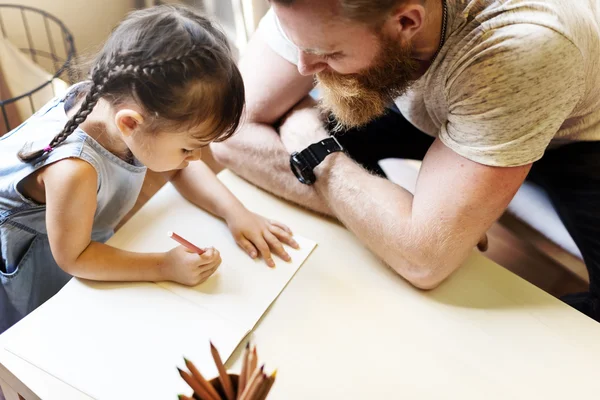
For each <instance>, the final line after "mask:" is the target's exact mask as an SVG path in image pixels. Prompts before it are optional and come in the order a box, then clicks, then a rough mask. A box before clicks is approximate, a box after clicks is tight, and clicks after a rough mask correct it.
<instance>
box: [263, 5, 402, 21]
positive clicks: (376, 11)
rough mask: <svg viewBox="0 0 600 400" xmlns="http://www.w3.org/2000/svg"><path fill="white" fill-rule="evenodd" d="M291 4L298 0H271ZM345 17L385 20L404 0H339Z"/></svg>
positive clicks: (354, 19) (357, 19)
mask: <svg viewBox="0 0 600 400" xmlns="http://www.w3.org/2000/svg"><path fill="white" fill-rule="evenodd" d="M269 1H271V2H273V3H279V4H283V5H286V6H290V5H292V4H294V3H297V2H298V1H297V0H269ZM337 2H338V6H339V7H340V9H341V14H342V16H343V17H345V18H348V19H350V20H353V21H359V22H364V23H367V24H372V23H378V22H380V21H381V20H383V19H384V18H385V17H386V16H387V15H388V14H389V13H390V12H391V11H392V10H393V8H394V7H396V6H397V5H398V4H401V3H402V0H337Z"/></svg>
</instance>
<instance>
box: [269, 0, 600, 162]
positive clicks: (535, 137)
mask: <svg viewBox="0 0 600 400" xmlns="http://www.w3.org/2000/svg"><path fill="white" fill-rule="evenodd" d="M446 1H447V4H448V26H447V32H446V42H445V43H444V46H443V47H442V49H441V51H440V53H439V54H438V56H437V58H436V59H435V61H434V62H433V64H432V65H431V66H430V67H429V69H428V70H427V72H426V73H425V75H423V76H422V77H421V78H419V80H417V81H416V82H415V83H414V84H413V85H412V86H411V88H410V89H409V91H408V92H407V93H406V94H404V95H403V96H401V97H399V98H397V99H396V100H395V102H396V105H397V106H398V108H399V109H400V111H401V112H402V114H403V115H404V116H405V117H406V118H407V119H408V120H409V121H410V122H411V123H412V124H413V125H415V126H416V127H417V128H419V129H421V130H422V131H423V132H426V133H427V134H429V135H432V136H438V137H439V138H440V140H441V141H442V142H443V143H444V144H445V145H446V146H448V147H449V148H451V149H452V150H454V151H455V152H456V153H458V154H460V155H462V156H464V157H466V158H468V159H470V160H473V161H476V162H479V163H481V164H486V165H493V166H517V165H524V164H528V163H531V162H533V161H536V160H538V159H540V158H541V157H542V155H543V154H544V151H545V149H546V148H547V147H548V146H550V147H556V146H560V145H562V144H566V143H571V142H577V141H600V24H599V20H600V0H446ZM259 32H260V34H261V35H262V37H263V39H264V40H266V42H267V43H268V44H269V45H270V46H271V48H272V49H273V50H274V51H275V52H277V53H278V54H279V55H281V56H282V57H283V58H285V59H287V60H288V61H290V62H292V63H295V64H297V62H298V49H297V48H296V47H295V46H294V44H293V43H291V42H290V41H289V40H288V39H287V38H286V36H285V34H284V33H283V30H282V29H281V26H280V25H279V23H278V21H277V18H276V16H275V14H274V13H273V11H272V10H271V11H269V13H268V14H267V15H266V16H265V17H264V18H263V20H262V21H261V24H260V27H259ZM398 134H402V132H399V133H398Z"/></svg>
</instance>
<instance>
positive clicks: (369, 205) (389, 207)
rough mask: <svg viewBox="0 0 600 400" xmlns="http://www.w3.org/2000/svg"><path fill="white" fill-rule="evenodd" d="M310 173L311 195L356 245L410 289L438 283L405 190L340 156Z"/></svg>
mask: <svg viewBox="0 0 600 400" xmlns="http://www.w3.org/2000/svg"><path fill="white" fill-rule="evenodd" d="M316 173H317V181H316V183H315V188H316V190H317V192H318V193H319V195H320V196H321V197H322V198H323V200H324V201H325V202H326V203H327V204H328V206H329V207H330V208H331V210H332V211H333V213H334V214H335V215H336V216H337V218H338V219H339V220H340V221H342V222H343V223H344V225H345V226H346V227H347V228H348V229H350V230H351V231H352V232H353V233H354V234H355V235H356V236H357V237H358V238H359V239H360V241H361V242H363V243H364V244H365V245H366V246H367V247H369V248H370V249H371V250H372V251H373V252H374V253H375V254H377V255H378V256H379V257H380V258H381V259H383V261H384V262H386V263H387V264H388V265H389V266H390V267H392V268H393V269H394V270H395V271H396V272H397V273H398V274H400V275H401V276H402V277H404V278H405V279H407V280H408V281H410V282H411V283H412V284H413V285H415V286H418V287H421V288H424V289H428V288H431V287H433V286H435V285H436V284H437V283H439V275H438V276H436V277H432V276H431V274H432V273H435V274H438V271H434V268H432V267H435V265H434V264H435V262H436V254H437V250H436V249H434V246H433V245H432V243H433V237H432V240H425V237H426V236H427V233H426V231H425V230H424V229H422V228H423V227H415V226H413V225H414V224H412V223H411V217H412V215H411V214H412V212H411V209H412V202H413V195H412V194H411V193H410V192H409V191H407V190H405V189H404V188H402V187H401V186H398V185H396V184H394V183H392V182H390V181H388V180H386V179H383V178H380V177H377V176H373V175H371V174H369V173H368V172H367V171H365V170H364V169H363V168H361V167H360V166H359V165H358V164H356V163H355V162H354V161H352V160H351V159H350V158H348V157H347V156H346V155H344V154H340V153H338V154H334V155H331V156H329V157H328V158H327V159H326V161H325V162H324V163H323V164H322V165H321V166H319V167H318V168H317V170H316ZM433 236H435V234H434V235H433ZM439 247H440V248H442V247H443V246H442V245H440V246H439ZM430 282H435V283H434V284H430Z"/></svg>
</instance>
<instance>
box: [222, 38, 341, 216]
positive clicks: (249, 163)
mask: <svg viewBox="0 0 600 400" xmlns="http://www.w3.org/2000/svg"><path fill="white" fill-rule="evenodd" d="M239 67H240V71H241V73H242V76H243V78H244V86H245V89H246V116H245V123H244V125H243V126H242V127H241V128H240V130H239V131H238V132H237V133H236V134H235V135H234V136H233V137H232V138H231V139H229V140H227V141H226V142H224V143H214V144H212V145H211V150H212V151H213V155H214V157H215V159H216V160H217V161H218V162H220V163H221V164H223V165H225V166H226V167H227V168H229V169H231V170H233V171H234V172H235V173H237V174H238V175H240V176H242V177H244V178H245V179H247V180H249V181H250V182H252V183H254V184H256V185H258V186H260V187H262V188H264V189H266V190H268V191H270V192H272V193H274V194H276V195H278V196H281V197H283V198H286V199H288V200H292V201H294V202H296V203H299V204H301V205H303V206H305V207H308V208H311V209H313V210H315V211H319V212H321V213H325V214H330V211H329V210H328V208H327V207H326V206H325V205H324V203H323V201H322V200H321V199H319V197H318V196H317V195H316V193H315V191H314V189H312V188H310V187H307V186H304V185H302V184H301V183H299V182H298V180H297V179H296V177H295V176H294V175H293V174H292V172H291V170H290V166H289V159H290V155H289V153H288V152H287V151H286V150H285V148H284V146H283V144H282V143H281V140H280V138H279V135H278V133H277V131H276V130H275V129H274V128H273V125H274V124H275V123H276V122H277V121H278V120H279V119H281V117H283V116H284V115H285V114H286V113H287V112H288V111H289V110H290V109H291V108H292V107H293V106H294V105H295V104H296V103H298V102H299V101H300V100H301V99H303V98H304V97H306V95H307V94H308V92H309V91H310V90H311V88H312V87H313V78H312V77H305V76H302V75H300V73H299V72H298V70H297V67H296V66H295V65H294V64H292V63H290V62H288V61H287V60H285V59H284V58H283V57H281V56H280V55H278V54H277V53H275V52H274V51H273V50H272V49H271V48H270V47H269V46H268V44H267V43H266V42H265V41H264V39H263V38H262V37H261V36H260V33H258V34H256V35H254V36H253V37H252V39H251V40H250V43H249V45H248V48H247V50H246V54H245V56H244V57H243V58H242V60H241V61H240V65H239ZM301 124H302V125H301V126H306V127H310V126H313V127H319V129H323V128H321V126H322V124H321V121H320V119H319V117H318V115H317V114H307V115H306V119H305V120H303V121H301Z"/></svg>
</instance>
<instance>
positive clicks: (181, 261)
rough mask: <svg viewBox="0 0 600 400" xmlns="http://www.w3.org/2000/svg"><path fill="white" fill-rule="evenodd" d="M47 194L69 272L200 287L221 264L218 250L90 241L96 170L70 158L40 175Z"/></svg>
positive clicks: (58, 255)
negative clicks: (128, 247)
mask: <svg viewBox="0 0 600 400" xmlns="http://www.w3.org/2000/svg"><path fill="white" fill-rule="evenodd" d="M39 177H40V178H41V179H40V182H41V184H42V185H43V186H44V191H45V195H46V226H47V230H48V238H49V240H50V247H51V249H52V254H53V256H54V259H55V260H56V262H57V263H58V265H59V266H60V267H61V268H62V269H64V270H65V271H66V272H67V273H69V274H71V275H74V276H77V277H80V278H85V279H91V280H102V281H163V280H172V281H176V282H180V283H183V284H188V285H196V284H198V283H200V282H201V281H202V280H205V279H206V278H208V276H210V275H211V274H212V273H213V272H214V271H215V270H216V268H217V266H218V265H219V263H220V256H219V254H218V252H217V251H216V250H213V249H211V250H209V251H207V252H206V253H204V254H203V255H198V254H195V253H191V252H189V251H186V249H185V248H183V247H181V246H180V247H176V248H175V249H173V250H171V251H169V252H167V253H147V254H144V253H133V252H129V251H124V250H120V249H117V248H114V247H111V246H108V245H105V244H102V243H98V242H93V241H91V234H92V227H93V222H94V214H95V212H96V205H97V203H96V202H97V198H96V191H97V184H98V178H97V174H96V170H95V169H94V167H92V166H91V165H90V164H88V163H87V162H85V161H82V160H79V159H73V158H71V159H66V160H62V161H59V162H56V163H54V164H51V165H50V166H48V167H46V168H45V169H44V170H43V171H42V172H41V173H40V174H39Z"/></svg>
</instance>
